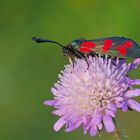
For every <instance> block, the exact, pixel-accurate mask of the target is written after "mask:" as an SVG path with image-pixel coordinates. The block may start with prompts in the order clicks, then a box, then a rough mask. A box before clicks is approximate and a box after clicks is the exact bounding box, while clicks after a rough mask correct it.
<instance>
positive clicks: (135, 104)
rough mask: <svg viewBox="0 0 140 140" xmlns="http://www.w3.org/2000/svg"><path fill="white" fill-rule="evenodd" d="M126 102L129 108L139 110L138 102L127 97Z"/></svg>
mask: <svg viewBox="0 0 140 140" xmlns="http://www.w3.org/2000/svg"><path fill="white" fill-rule="evenodd" d="M127 103H128V106H129V107H130V108H132V109H134V110H136V111H137V112H140V104H139V103H138V102H136V101H135V100H132V99H129V100H128V101H127Z"/></svg>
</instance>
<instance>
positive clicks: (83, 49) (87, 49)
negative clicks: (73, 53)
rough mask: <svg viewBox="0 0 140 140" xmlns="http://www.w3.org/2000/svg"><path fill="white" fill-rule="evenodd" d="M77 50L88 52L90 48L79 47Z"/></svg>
mask: <svg viewBox="0 0 140 140" xmlns="http://www.w3.org/2000/svg"><path fill="white" fill-rule="evenodd" d="M79 51H80V52H82V53H89V52H91V51H92V50H91V49H90V48H86V47H81V48H80V50H79Z"/></svg>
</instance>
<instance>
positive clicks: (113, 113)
mask: <svg viewBox="0 0 140 140" xmlns="http://www.w3.org/2000/svg"><path fill="white" fill-rule="evenodd" d="M105 113H106V115H110V116H111V117H113V118H114V117H115V113H116V111H112V110H109V109H106V110H105Z"/></svg>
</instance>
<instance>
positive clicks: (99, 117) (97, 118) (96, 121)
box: [91, 112, 102, 125]
mask: <svg viewBox="0 0 140 140" xmlns="http://www.w3.org/2000/svg"><path fill="white" fill-rule="evenodd" d="M101 121H102V115H101V113H100V112H96V113H94V114H93V116H92V120H91V124H92V125H98V124H100V122H101Z"/></svg>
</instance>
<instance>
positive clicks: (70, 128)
mask: <svg viewBox="0 0 140 140" xmlns="http://www.w3.org/2000/svg"><path fill="white" fill-rule="evenodd" d="M81 124H82V121H77V122H76V123H75V124H72V125H71V126H69V127H68V128H66V130H65V131H66V132H70V131H73V130H75V129H76V128H78V127H79V126H80V125H81Z"/></svg>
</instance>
